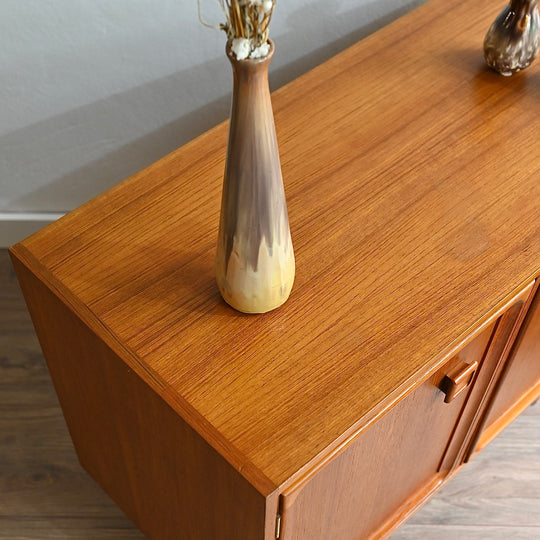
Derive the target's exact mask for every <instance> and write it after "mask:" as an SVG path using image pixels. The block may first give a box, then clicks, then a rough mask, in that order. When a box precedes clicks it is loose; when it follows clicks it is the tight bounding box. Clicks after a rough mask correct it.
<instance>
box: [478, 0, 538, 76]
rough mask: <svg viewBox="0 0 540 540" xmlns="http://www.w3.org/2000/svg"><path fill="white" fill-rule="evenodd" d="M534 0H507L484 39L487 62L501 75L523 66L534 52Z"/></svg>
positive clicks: (536, 50)
mask: <svg viewBox="0 0 540 540" xmlns="http://www.w3.org/2000/svg"><path fill="white" fill-rule="evenodd" d="M537 4H538V0H511V1H510V3H509V4H508V5H507V6H506V7H505V8H504V9H503V10H502V11H501V13H500V14H499V16H498V17H497V19H495V22H494V23H493V24H492V25H491V27H490V29H489V31H488V33H487V35H486V37H485V40H484V56H485V58H486V62H487V64H488V65H489V66H490V67H491V68H493V69H494V70H496V71H498V72H499V73H501V74H502V75H506V76H508V75H512V73H515V72H517V71H520V70H521V69H525V68H526V67H527V66H528V65H529V64H530V63H531V62H532V61H533V60H534V59H535V58H536V55H537V54H538V49H539V48H540V33H539V28H538V25H539V22H540V17H539V15H538V7H537Z"/></svg>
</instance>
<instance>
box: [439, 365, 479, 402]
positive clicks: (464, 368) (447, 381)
mask: <svg viewBox="0 0 540 540" xmlns="http://www.w3.org/2000/svg"><path fill="white" fill-rule="evenodd" d="M477 369H478V362H476V361H474V362H472V363H471V364H467V362H463V360H460V361H459V362H458V363H457V364H456V365H455V366H454V367H453V368H452V369H451V370H450V371H449V372H448V373H447V374H446V375H445V376H444V378H443V380H442V381H441V384H440V385H439V388H440V389H441V390H442V391H443V392H444V393H445V394H446V395H445V397H444V402H445V403H450V402H451V401H452V400H453V399H454V398H456V397H457V396H459V394H461V393H462V392H463V391H464V390H465V388H467V386H469V384H470V382H471V381H472V380H473V377H474V374H475V373H476V370H477Z"/></svg>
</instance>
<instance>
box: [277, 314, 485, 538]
mask: <svg viewBox="0 0 540 540" xmlns="http://www.w3.org/2000/svg"><path fill="white" fill-rule="evenodd" d="M494 324H495V323H493V324H491V325H490V326H489V327H488V328H486V329H484V330H483V331H482V332H481V333H480V334H479V335H477V336H476V337H475V338H474V339H473V340H472V341H470V342H469V343H468V344H467V345H466V346H465V347H464V348H463V349H462V350H461V351H460V352H459V353H458V354H457V355H456V356H454V357H452V358H451V359H450V360H449V361H448V362H447V363H446V364H445V366H443V368H442V369H440V370H439V371H438V372H437V373H435V374H434V375H433V376H432V377H431V378H430V379H428V380H426V381H425V382H424V383H423V384H421V385H420V386H419V387H417V388H416V389H415V390H414V391H413V392H412V393H410V394H409V395H408V396H407V397H405V398H404V399H403V400H401V401H400V402H399V403H398V404H397V405H395V406H394V407H393V408H392V409H391V410H390V411H389V412H388V413H387V414H386V415H385V416H383V417H382V418H380V419H379V420H377V421H376V422H375V423H374V424H372V425H371V426H370V427H368V428H367V429H366V431H365V432H363V433H362V434H360V435H359V436H358V437H357V438H356V439H354V441H352V442H351V443H350V444H349V445H348V446H347V447H346V448H345V449H344V450H343V451H342V452H341V453H340V454H338V455H337V456H335V457H334V458H333V459H331V460H329V461H328V462H327V463H326V464H321V466H320V468H319V469H318V470H317V471H315V472H314V473H313V475H310V478H309V479H308V480H306V481H305V482H303V483H299V484H298V485H296V486H292V487H291V488H290V489H288V490H286V491H285V493H284V494H283V496H282V500H281V508H282V535H281V536H280V538H283V539H284V540H293V539H295V540H304V539H306V538H309V539H310V540H317V539H321V540H323V539H324V540H326V539H328V538H336V539H340V540H347V539H357V538H366V537H368V536H369V535H370V534H372V533H373V532H374V531H377V530H378V529H381V530H382V529H385V530H386V529H388V528H390V527H392V526H393V524H394V523H395V522H396V521H400V520H401V519H403V517H404V516H405V515H407V513H408V512H409V511H410V510H411V509H413V508H414V507H416V506H417V504H418V503H419V502H420V501H421V500H422V499H423V498H424V497H425V496H427V495H428V494H429V493H430V492H431V491H432V490H433V489H434V488H435V487H436V486H437V485H438V484H439V483H440V482H441V481H442V478H443V477H444V476H445V475H446V471H442V470H441V468H440V464H441V460H442V457H443V455H444V453H445V449H446V448H447V445H448V442H449V439H450V438H451V435H452V433H453V432H454V431H455V427H456V424H457V423H458V420H459V417H460V414H461V412H462V409H463V406H464V404H465V402H466V400H467V396H468V394H469V392H470V387H471V385H470V382H471V381H472V380H474V374H475V366H476V365H478V364H480V363H481V361H482V358H483V356H484V352H485V350H486V349H487V345H488V342H489V340H490V337H491V335H492V331H493V327H494ZM452 381H453V382H452ZM441 388H443V389H444V390H445V392H446V393H445V392H443V391H442V390H441Z"/></svg>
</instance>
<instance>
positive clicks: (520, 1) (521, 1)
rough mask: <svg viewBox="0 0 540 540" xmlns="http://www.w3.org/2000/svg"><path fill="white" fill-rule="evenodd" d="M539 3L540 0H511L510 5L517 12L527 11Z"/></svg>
mask: <svg viewBox="0 0 540 540" xmlns="http://www.w3.org/2000/svg"><path fill="white" fill-rule="evenodd" d="M537 4H538V0H510V7H511V9H512V11H515V12H516V13H527V12H528V11H531V10H533V9H534V8H535V7H536V5H537Z"/></svg>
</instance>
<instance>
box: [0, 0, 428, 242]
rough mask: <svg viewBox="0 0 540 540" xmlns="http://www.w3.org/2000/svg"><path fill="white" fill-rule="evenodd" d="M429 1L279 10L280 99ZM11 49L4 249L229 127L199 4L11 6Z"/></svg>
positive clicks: (298, 5)
mask: <svg viewBox="0 0 540 540" xmlns="http://www.w3.org/2000/svg"><path fill="white" fill-rule="evenodd" d="M421 1H422V0H278V2H277V7H276V10H275V13H274V18H273V20H272V24H271V28H270V31H271V32H270V33H271V36H272V38H273V39H274V41H275V42H276V54H275V57H274V60H273V62H272V66H271V74H270V78H271V85H272V86H273V87H274V88H275V87H278V86H280V85H282V84H284V83H285V82H287V81H289V80H291V79H293V78H295V77H297V76H298V75H300V74H301V73H303V72H305V71H307V70H308V69H310V68H311V67H313V66H315V65H317V64H318V63H320V62H322V61H324V60H325V59H327V58H329V57H330V56H332V55H333V54H335V53H337V52H339V51H340V50H343V49H344V48H345V47H347V46H348V45H351V44H352V43H354V42H356V41H357V40H359V39H361V38H362V37H364V36H365V35H367V34H369V33H371V32H372V31H374V30H376V29H377V28H378V27H380V26H382V25H384V24H386V23H387V22H389V21H391V20H392V19H394V18H396V17H398V16H399V15H401V14H403V13H404V12H405V11H407V10H409V9H410V8H412V7H413V6H415V5H417V4H419V3H421ZM201 3H202V7H203V12H204V14H205V18H206V19H207V20H209V21H211V22H221V20H222V19H223V16H222V14H221V12H220V10H219V8H218V2H217V0H201ZM0 36H2V40H1V41H2V46H1V47H0V73H1V74H2V76H1V77H0V105H1V107H0V246H1V245H4V246H5V245H7V244H9V243H12V242H15V241H16V240H19V239H20V238H22V237H23V236H24V235H26V234H28V231H29V228H28V216H33V221H34V222H35V223H36V224H37V225H36V227H37V226H41V225H42V223H43V222H44V221H47V220H48V219H54V218H55V217H56V216H57V215H58V214H59V213H62V212H65V211H68V210H70V209H72V208H74V207H76V206H78V205H79V204H81V203H82V202H84V201H86V200H87V199H89V198H91V197H92V196H94V195H96V194H98V193H100V192H101V191H103V190H105V189H107V188H108V187H110V186H111V185H113V184H115V183H117V182H119V181H121V180H123V179H124V178H125V177H127V176H129V175H131V174H132V173H134V172H136V171H137V170H139V169H140V168H142V167H144V166H145V165H148V164H150V163H152V162H153V161H155V160H156V159H158V158H160V157H161V156H163V155H165V154H166V153H168V152H170V151H171V150H173V149H174V148H176V147H178V146H180V145H182V144H184V143H186V142H187V141H189V140H190V139H192V138H193V137H195V136H196V135H198V134H200V133H202V132H203V131H205V130H207V129H208V128H210V127H212V126H213V125H215V124H216V123H218V122H220V121H222V120H224V119H225V118H226V117H227V114H228V109H229V99H230V91H231V74H230V66H229V64H228V62H227V60H226V59H225V56H224V53H223V49H224V44H225V36H224V34H223V33H222V32H219V31H217V30H210V29H207V28H205V27H203V26H202V25H200V24H199V22H198V19H197V8H196V0H159V1H150V0H112V1H111V0H0ZM17 223H26V225H25V226H23V227H22V228H20V232H18V231H19V229H18V226H17ZM3 225H4V226H3ZM31 228H32V225H31V224H30V229H31Z"/></svg>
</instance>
